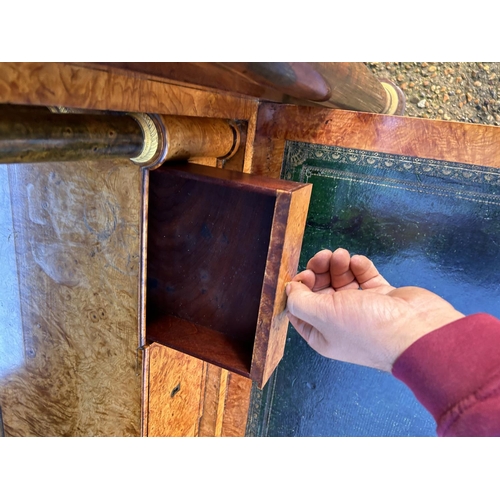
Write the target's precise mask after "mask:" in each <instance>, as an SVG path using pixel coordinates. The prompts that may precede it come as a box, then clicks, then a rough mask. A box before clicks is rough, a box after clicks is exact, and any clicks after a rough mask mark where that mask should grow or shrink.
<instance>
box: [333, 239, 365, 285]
mask: <svg viewBox="0 0 500 500" xmlns="http://www.w3.org/2000/svg"><path fill="white" fill-rule="evenodd" d="M350 261H351V256H350V255H349V252H348V251H347V250H345V249H343V248H337V250H335V252H333V253H332V255H331V257H330V279H331V282H332V286H333V288H334V289H335V290H338V289H340V288H344V287H347V286H348V285H351V286H350V288H358V284H357V283H354V282H355V278H354V275H353V274H352V271H351V269H350V267H349V263H350Z"/></svg>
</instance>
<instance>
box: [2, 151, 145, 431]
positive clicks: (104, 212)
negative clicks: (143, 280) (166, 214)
mask: <svg viewBox="0 0 500 500" xmlns="http://www.w3.org/2000/svg"><path fill="white" fill-rule="evenodd" d="M0 175H1V176H2V181H1V182H0V186H1V187H0V193H1V196H0V199H1V202H2V209H1V212H0V213H1V216H2V217H1V220H0V226H1V231H0V233H1V243H0V248H1V255H2V259H1V261H2V264H1V265H2V281H3V286H2V292H1V300H0V316H1V321H2V328H1V332H0V333H1V335H0V336H1V338H0V407H1V411H2V415H3V423H4V428H5V434H6V435H7V436H138V435H140V432H141V418H140V410H141V363H142V359H141V353H140V352H138V351H137V348H138V332H137V318H138V302H139V300H138V286H137V284H138V278H139V262H140V259H139V255H140V247H139V235H140V203H139V200H140V189H141V178H140V172H139V170H138V169H137V168H136V167H134V166H132V168H131V165H130V162H129V161H118V160H112V161H110V160H108V161H99V162H72V163H64V164H62V163H45V164H38V165H32V164H24V165H9V166H6V165H2V166H0Z"/></svg>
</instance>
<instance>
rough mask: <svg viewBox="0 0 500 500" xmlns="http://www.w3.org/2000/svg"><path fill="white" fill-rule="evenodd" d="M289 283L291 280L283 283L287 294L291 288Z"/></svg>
mask: <svg viewBox="0 0 500 500" xmlns="http://www.w3.org/2000/svg"><path fill="white" fill-rule="evenodd" d="M290 283H291V281H288V282H287V283H285V292H286V294H287V295H289V294H290V291H291V290H290V289H291V288H292V287H291V286H290Z"/></svg>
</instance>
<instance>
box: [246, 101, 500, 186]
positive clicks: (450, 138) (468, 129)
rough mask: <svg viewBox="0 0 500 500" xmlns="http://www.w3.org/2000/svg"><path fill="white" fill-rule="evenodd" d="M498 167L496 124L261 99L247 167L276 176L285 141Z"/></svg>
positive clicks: (499, 136)
mask: <svg viewBox="0 0 500 500" xmlns="http://www.w3.org/2000/svg"><path fill="white" fill-rule="evenodd" d="M287 140H290V141H302V142H309V143H313V144H327V145H335V146H342V147H347V148H356V149H366V150H369V151H379V152H383V153H393V154H399V155H408V156H416V157H421V158H431V159H436V160H445V161H455V162H460V163H469V164H473V165H484V166H488V167H500V149H499V148H498V144H499V143H500V128H498V127H492V126H486V125H473V124H465V123H458V122H447V121H438V120H424V119H421V118H407V117H401V116H385V115H377V114H370V113H356V112H352V111H344V110H337V109H336V110H326V109H319V108H307V107H302V108H299V107H297V106H289V105H276V104H272V103H262V104H261V106H260V108H259V115H258V121H257V127H256V136H255V143H254V149H253V151H254V155H253V162H252V168H253V170H252V171H253V172H255V173H257V174H259V175H269V176H273V177H279V175H280V171H281V165H282V161H283V151H284V146H285V141H287Z"/></svg>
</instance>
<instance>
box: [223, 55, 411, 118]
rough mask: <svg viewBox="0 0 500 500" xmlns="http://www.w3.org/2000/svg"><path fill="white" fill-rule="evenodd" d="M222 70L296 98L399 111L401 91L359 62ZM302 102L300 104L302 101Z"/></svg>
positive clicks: (234, 66)
mask: <svg viewBox="0 0 500 500" xmlns="http://www.w3.org/2000/svg"><path fill="white" fill-rule="evenodd" d="M221 66H223V67H224V68H226V69H229V70H232V71H233V72H234V73H236V74H238V75H240V76H242V77H245V78H247V79H248V80H250V81H252V82H255V83H258V84H260V85H262V86H265V87H271V88H273V89H275V90H277V91H280V92H282V93H283V94H286V95H288V96H290V97H292V98H295V99H298V100H299V101H298V103H299V104H300V103H301V102H300V101H304V100H305V101H312V102H316V103H321V104H322V105H323V106H328V107H333V108H341V109H348V110H354V111H366V112H370V113H382V114H390V115H393V114H402V112H403V111H404V107H405V98H404V94H403V92H402V91H401V90H400V89H399V88H398V87H397V86H396V85H394V84H393V83H392V82H390V81H388V80H387V81H379V80H378V79H377V78H376V77H375V76H374V75H373V74H372V73H371V72H370V70H369V69H368V68H367V67H366V65H365V64H363V63H347V62H342V63H332V62H329V63H261V62H259V63H223V64H221ZM302 104H303V103H302Z"/></svg>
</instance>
